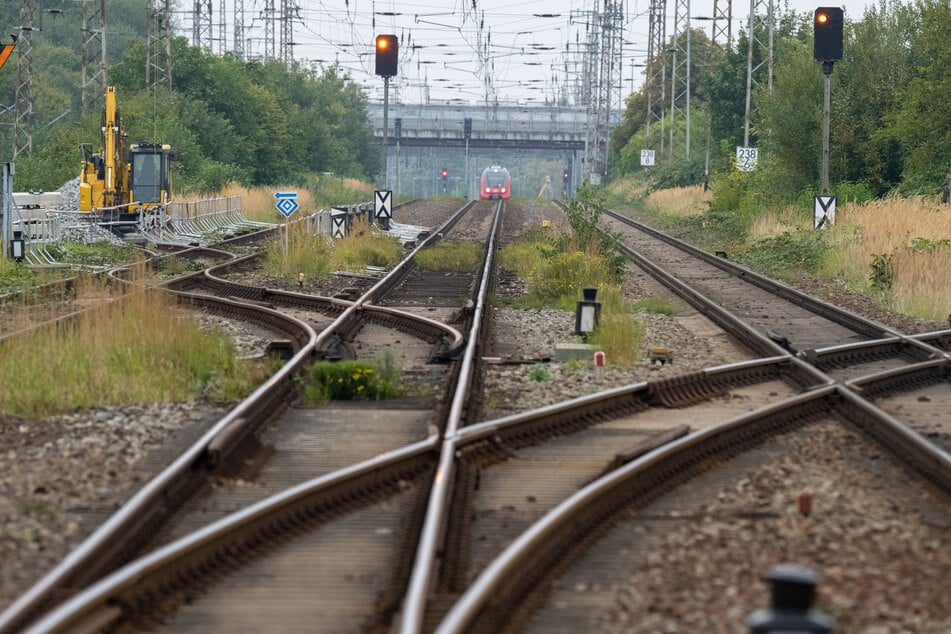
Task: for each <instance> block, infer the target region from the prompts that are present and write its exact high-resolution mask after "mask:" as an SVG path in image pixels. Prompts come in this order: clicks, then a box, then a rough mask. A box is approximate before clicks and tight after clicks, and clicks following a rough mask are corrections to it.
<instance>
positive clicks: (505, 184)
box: [479, 165, 512, 200]
mask: <svg viewBox="0 0 951 634" xmlns="http://www.w3.org/2000/svg"><path fill="white" fill-rule="evenodd" d="M511 195H512V177H511V176H510V175H509V171H508V170H507V169H505V168H504V167H500V166H498V165H493V166H492V167H487V168H485V171H483V172H482V189H481V191H480V195H479V197H480V198H481V199H482V200H498V199H500V198H503V199H508V198H509V197H510V196H511Z"/></svg>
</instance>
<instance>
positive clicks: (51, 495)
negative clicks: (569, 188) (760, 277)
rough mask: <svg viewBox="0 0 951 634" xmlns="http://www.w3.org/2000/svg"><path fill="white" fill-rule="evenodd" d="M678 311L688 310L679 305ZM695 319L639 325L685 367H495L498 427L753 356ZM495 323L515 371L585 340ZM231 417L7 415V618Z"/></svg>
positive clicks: (530, 217) (397, 215) (325, 287)
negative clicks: (175, 459) (534, 412)
mask: <svg viewBox="0 0 951 634" xmlns="http://www.w3.org/2000/svg"><path fill="white" fill-rule="evenodd" d="M511 208H512V209H513V210H515V212H514V213H513V214H512V216H513V217H512V218H511V219H510V221H508V222H509V224H507V225H506V230H507V233H508V235H511V234H514V233H518V232H520V231H521V230H524V229H527V228H530V227H536V226H540V225H541V223H542V221H543V220H549V221H550V222H551V223H552V224H553V225H555V226H556V227H557V226H559V225H560V224H561V223H563V219H562V218H561V216H560V213H559V212H558V211H557V210H556V209H554V208H553V206H551V205H550V204H549V203H547V202H545V201H541V200H527V201H520V202H519V203H518V204H512V205H511ZM445 215H446V211H445V206H444V205H443V206H442V208H440V205H438V204H437V203H433V202H432V201H427V202H424V203H419V204H415V205H412V206H411V207H409V208H397V209H395V210H394V220H395V221H396V222H400V223H405V224H413V225H420V226H424V227H434V226H437V225H438V224H440V222H439V221H440V220H441V219H443V218H444V217H445ZM269 285H270V286H274V287H284V288H289V289H292V290H299V289H298V288H297V285H296V283H293V282H291V281H289V280H271V283H270V284H269ZM354 285H355V283H354V280H353V279H349V278H341V279H337V280H333V281H330V282H318V281H316V280H308V281H307V282H306V284H305V288H304V291H305V292H312V293H322V294H327V293H329V292H330V291H333V290H339V288H343V287H346V286H354ZM624 289H625V293H626V295H627V296H628V297H629V298H630V299H634V300H636V299H640V298H642V297H645V296H657V295H659V294H660V293H662V292H663V291H661V290H660V289H659V287H657V285H656V284H654V283H652V282H651V281H649V280H648V279H647V278H646V277H645V276H644V275H643V274H641V273H639V272H637V271H630V272H629V274H628V276H627V279H626V280H625V283H624ZM498 290H499V293H500V294H502V295H503V296H504V294H505V293H509V294H510V295H514V294H517V293H518V292H520V289H519V287H518V284H517V283H516V284H514V285H512V286H511V287H509V288H507V289H498ZM810 290H811V291H812V292H813V293H814V294H816V295H819V296H821V297H823V298H825V299H828V300H829V301H833V302H836V303H839V302H841V303H843V304H844V305H846V306H848V307H850V308H851V309H852V310H853V311H855V312H858V313H862V314H867V315H869V316H870V317H872V318H874V319H877V320H879V321H881V322H883V323H886V324H890V325H893V326H894V327H896V328H902V329H906V330H908V331H911V332H918V331H921V330H932V329H936V328H939V327H944V325H937V324H931V325H929V324H923V323H919V322H915V321H914V320H908V319H905V318H896V317H892V316H890V315H887V314H884V313H881V312H880V311H876V310H872V307H871V306H870V303H869V302H867V301H862V299H861V298H858V297H855V296H852V295H849V294H846V293H842V292H841V291H839V290H836V289H835V288H834V287H832V286H830V285H825V284H819V283H816V285H815V287H814V288H813V289H810ZM671 303H672V304H674V305H675V306H681V304H680V303H679V302H678V301H677V300H671ZM688 312H689V311H686V309H684V312H682V314H680V315H677V316H663V315H652V314H643V315H639V316H638V318H639V319H640V320H641V321H643V323H644V325H645V328H646V332H647V337H646V339H645V345H650V346H654V345H663V346H667V347H669V348H670V349H671V350H672V351H673V352H674V359H675V361H674V363H673V364H667V365H663V366H661V365H653V364H651V363H649V362H648V361H646V360H645V361H643V362H641V363H639V364H638V365H637V366H635V367H634V368H630V369H617V368H611V367H610V360H608V367H606V368H605V369H604V370H603V372H601V373H598V372H596V371H595V370H594V369H592V368H584V369H578V368H574V369H572V368H571V367H569V366H568V364H554V363H553V364H546V368H547V369H548V370H549V372H550V374H551V380H549V381H537V382H536V381H530V380H528V373H529V372H530V369H531V364H524V363H513V364H508V365H504V364H503V365H498V366H494V367H492V368H490V369H489V370H488V371H487V375H486V388H487V391H488V393H489V395H490V396H489V398H487V403H486V405H487V411H486V413H485V415H486V418H494V417H497V416H502V415H505V414H508V413H512V412H514V411H521V410H523V409H526V408H531V407H537V406H540V405H545V404H549V403H553V402H558V401H561V400H564V399H566V398H571V397H574V396H580V395H583V394H587V393H589V392H591V391H595V390H598V389H605V388H607V387H612V386H617V385H626V384H629V383H632V382H637V381H643V380H651V379H656V378H660V377H665V376H672V375H675V374H680V373H683V372H686V371H688V370H696V369H700V368H703V367H708V366H712V365H718V364H722V363H726V362H730V361H735V360H738V358H739V357H738V356H737V355H739V354H741V353H740V352H739V351H737V350H736V348H735V347H733V346H732V345H731V344H729V343H727V342H724V341H721V340H719V339H718V338H717V337H713V336H707V335H704V334H703V332H704V326H703V323H700V322H698V321H697V319H696V318H694V317H691V316H690V315H689V314H688ZM493 318H494V320H495V322H496V325H497V330H498V331H500V332H504V333H505V338H506V340H507V341H508V343H509V347H508V349H507V354H508V355H509V357H510V360H513V361H524V360H526V359H537V358H539V357H540V356H553V354H554V345H555V343H558V342H565V341H573V340H574V335H573V328H574V315H573V313H571V312H565V311H556V310H537V311H536V310H532V311H516V310H512V309H511V308H508V307H500V308H497V309H493ZM929 326H930V327H929ZM231 328H232V334H235V335H237V337H236V338H237V339H238V340H239V342H240V345H241V346H243V351H247V350H250V351H253V350H254V348H255V347H256V345H257V342H256V341H255V336H256V335H255V334H254V333H253V332H251V333H247V334H246V335H241V329H240V328H238V327H236V326H233V325H232V326H231ZM224 411H225V410H224V409H223V408H221V407H219V406H215V405H212V404H208V403H201V402H200V403H173V404H157V405H148V406H128V407H111V408H95V409H90V410H83V411H79V412H73V413H70V414H67V415H63V416H57V417H52V418H49V419H45V420H40V421H26V420H21V419H17V418H14V417H0V490H2V491H3V494H4V495H3V497H2V500H0V510H2V518H3V519H2V525H0V560H2V561H3V562H4V565H3V575H2V578H0V579H2V582H0V609H2V608H4V607H6V606H7V605H8V604H9V603H10V602H12V601H13V600H14V599H15V597H16V596H17V595H19V594H20V593H22V592H23V591H25V590H26V589H27V587H28V586H29V585H30V584H32V583H33V582H35V581H36V580H37V579H38V578H39V577H40V576H41V575H42V574H43V573H44V572H46V571H47V570H49V569H50V568H51V567H52V566H53V565H54V564H55V563H56V562H58V561H59V560H60V559H62V557H64V556H65V555H66V553H67V552H68V551H69V549H71V548H73V547H74V546H75V545H77V544H78V543H79V542H80V541H81V540H82V539H83V538H84V537H85V536H86V535H87V534H88V533H89V532H90V531H91V530H92V529H93V528H95V525H96V522H98V521H102V519H104V515H105V514H106V513H108V512H109V511H110V510H112V509H115V508H118V506H120V505H121V504H122V502H123V501H124V500H125V499H126V498H127V496H128V494H129V493H131V492H132V491H133V490H134V489H135V486H136V485H137V484H139V483H141V481H142V480H143V479H144V478H145V477H146V475H145V474H144V472H143V470H137V469H136V468H135V466H136V465H142V464H143V461H145V460H146V459H147V457H148V456H149V455H153V456H154V455H155V453H156V452H160V451H161V450H162V448H163V447H164V446H166V445H169V444H173V442H174V441H173V439H174V438H175V437H176V436H180V435H182V434H192V435H194V434H196V433H197V432H196V431H195V430H196V429H199V430H200V429H202V428H204V427H207V426H210V425H211V424H212V423H214V422H215V421H217V420H218V419H219V418H220V417H221V416H222V415H223V413H224ZM179 442H180V441H179ZM153 469H154V467H153ZM619 618H620V617H619ZM642 631H643V630H642ZM871 631H872V630H869V632H871ZM876 634H877V633H876Z"/></svg>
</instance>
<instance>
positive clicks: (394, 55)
mask: <svg viewBox="0 0 951 634" xmlns="http://www.w3.org/2000/svg"><path fill="white" fill-rule="evenodd" d="M399 48H400V45H399V40H398V39H397V38H396V36H395V35H377V36H376V74H377V75H382V76H383V77H393V76H394V75H396V69H397V67H398V64H397V62H398V60H399Z"/></svg>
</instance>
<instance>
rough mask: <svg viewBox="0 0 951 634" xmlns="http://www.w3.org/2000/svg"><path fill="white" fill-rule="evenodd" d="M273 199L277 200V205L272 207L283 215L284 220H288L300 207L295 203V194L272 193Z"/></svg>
mask: <svg viewBox="0 0 951 634" xmlns="http://www.w3.org/2000/svg"><path fill="white" fill-rule="evenodd" d="M274 197H275V198H277V203H275V205H274V206H275V207H277V210H278V211H279V212H281V213H282V214H284V217H285V218H290V217H291V215H292V214H293V213H294V212H295V211H297V208H298V207H300V205H299V204H298V203H297V192H274Z"/></svg>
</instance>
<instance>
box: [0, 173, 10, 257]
mask: <svg viewBox="0 0 951 634" xmlns="http://www.w3.org/2000/svg"><path fill="white" fill-rule="evenodd" d="M12 224H13V163H4V164H3V173H2V175H0V225H2V229H0V239H2V240H3V244H0V259H2V258H6V257H9V256H10V254H9V253H7V249H8V248H9V247H10V236H11V233H10V230H11V226H12Z"/></svg>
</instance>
